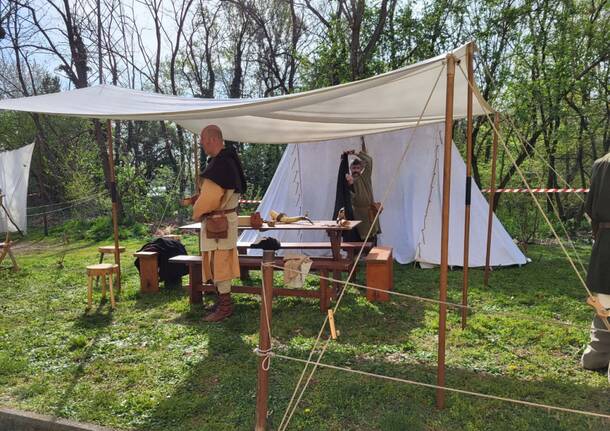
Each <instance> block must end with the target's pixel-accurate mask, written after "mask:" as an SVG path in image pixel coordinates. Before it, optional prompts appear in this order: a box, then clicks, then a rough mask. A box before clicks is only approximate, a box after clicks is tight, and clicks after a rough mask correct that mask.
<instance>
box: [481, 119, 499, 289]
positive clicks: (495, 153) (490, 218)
mask: <svg viewBox="0 0 610 431" xmlns="http://www.w3.org/2000/svg"><path fill="white" fill-rule="evenodd" d="M498 127H500V114H498V113H497V112H496V113H495V115H494V131H493V132H494V135H493V136H494V137H493V144H492V150H491V184H490V187H489V198H488V199H487V203H488V205H489V210H488V211H487V249H486V252H485V274H484V275H483V285H484V286H485V287H487V286H488V284H489V273H490V272H491V266H490V264H489V263H490V260H491V234H492V227H493V220H494V202H495V201H496V161H497V160H498V132H497V130H498Z"/></svg>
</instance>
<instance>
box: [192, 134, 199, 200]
mask: <svg viewBox="0 0 610 431" xmlns="http://www.w3.org/2000/svg"><path fill="white" fill-rule="evenodd" d="M193 137H194V138H195V139H193V157H194V158H195V193H197V194H199V151H198V150H199V141H198V136H197V135H193Z"/></svg>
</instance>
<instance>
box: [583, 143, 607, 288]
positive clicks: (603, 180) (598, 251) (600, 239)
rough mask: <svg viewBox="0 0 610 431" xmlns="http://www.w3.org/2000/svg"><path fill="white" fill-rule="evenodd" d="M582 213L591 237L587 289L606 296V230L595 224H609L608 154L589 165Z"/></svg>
mask: <svg viewBox="0 0 610 431" xmlns="http://www.w3.org/2000/svg"><path fill="white" fill-rule="evenodd" d="M585 210H586V212H587V214H588V215H589V217H591V224H592V227H593V232H594V234H595V243H594V244H593V250H591V259H590V260H589V270H588V272H587V285H588V286H589V289H591V290H592V291H593V292H596V293H604V294H610V228H605V229H602V228H600V227H599V223H602V222H605V223H608V222H610V153H608V154H606V155H605V156H604V157H602V158H600V159H598V160H596V161H595V163H594V164H593V171H592V173H591V187H590V190H589V193H588V195H587V203H586V205H585Z"/></svg>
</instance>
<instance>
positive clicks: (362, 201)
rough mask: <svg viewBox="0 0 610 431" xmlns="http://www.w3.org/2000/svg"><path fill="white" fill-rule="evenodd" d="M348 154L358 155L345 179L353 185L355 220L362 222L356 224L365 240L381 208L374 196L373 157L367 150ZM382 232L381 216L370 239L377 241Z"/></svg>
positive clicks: (353, 151) (359, 233)
mask: <svg viewBox="0 0 610 431" xmlns="http://www.w3.org/2000/svg"><path fill="white" fill-rule="evenodd" d="M347 153H348V154H354V155H355V156H356V157H358V158H357V159H356V160H354V161H353V162H352V164H351V165H350V173H349V174H345V180H346V181H347V184H348V185H349V186H350V187H351V198H352V199H351V200H352V208H353V210H354V220H360V221H361V223H360V224H359V225H358V226H356V229H357V230H358V235H359V236H360V240H361V241H363V240H364V239H365V238H366V235H367V234H368V232H369V229H371V224H372V223H373V220H374V219H375V216H376V215H377V212H378V211H379V210H380V205H379V204H377V203H375V200H374V198H373V180H372V176H373V159H372V158H371V156H369V155H368V154H367V152H366V151H365V150H362V151H359V152H358V153H356V151H355V150H350V151H348V152H347ZM379 232H381V229H380V228H379V218H377V221H375V225H374V226H373V228H372V230H371V234H370V235H369V240H370V241H373V242H375V241H376V237H377V234H378V233H379Z"/></svg>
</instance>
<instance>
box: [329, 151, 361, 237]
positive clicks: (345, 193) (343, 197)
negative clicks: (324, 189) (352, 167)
mask: <svg viewBox="0 0 610 431" xmlns="http://www.w3.org/2000/svg"><path fill="white" fill-rule="evenodd" d="M349 173H350V171H349V161H348V155H347V154H343V155H342V156H341V163H340V164H339V172H338V173H337V193H336V195H335V209H334V211H333V215H332V220H336V219H337V214H338V213H339V210H341V208H343V209H344V210H345V218H346V219H347V220H354V208H353V207H352V196H351V194H350V193H351V192H352V191H353V190H352V187H351V186H350V185H349V184H348V183H347V180H346V179H345V175H346V174H349ZM343 241H360V237H359V236H358V231H357V230H356V229H352V230H351V231H345V232H343Z"/></svg>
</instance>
